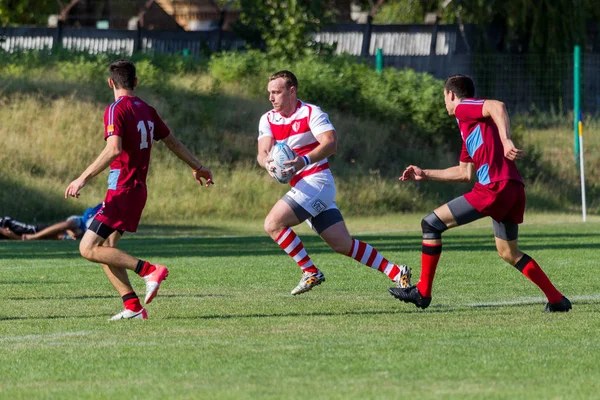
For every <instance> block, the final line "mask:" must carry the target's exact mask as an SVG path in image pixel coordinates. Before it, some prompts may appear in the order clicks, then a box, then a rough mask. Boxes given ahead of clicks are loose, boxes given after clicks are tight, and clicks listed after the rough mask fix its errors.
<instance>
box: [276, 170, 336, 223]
mask: <svg viewBox="0 0 600 400" xmlns="http://www.w3.org/2000/svg"><path fill="white" fill-rule="evenodd" d="M335 193H336V189H335V182H334V181H333V176H331V174H315V175H310V176H307V177H306V178H304V179H302V180H300V181H299V182H298V183H297V184H296V186H294V187H293V188H291V189H290V190H289V192H287V193H286V196H289V197H291V198H292V199H293V200H294V201H295V202H296V203H298V205H300V206H301V207H302V208H304V209H305V210H306V211H307V212H308V213H310V215H312V216H313V217H314V216H317V215H318V214H320V213H322V212H323V211H326V210H337V205H336V204H335Z"/></svg>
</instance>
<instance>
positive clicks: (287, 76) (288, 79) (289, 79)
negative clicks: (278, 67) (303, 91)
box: [269, 70, 298, 91]
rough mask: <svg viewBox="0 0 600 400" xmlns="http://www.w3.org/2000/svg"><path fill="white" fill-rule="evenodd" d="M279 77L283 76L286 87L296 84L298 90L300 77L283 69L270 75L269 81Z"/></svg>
mask: <svg viewBox="0 0 600 400" xmlns="http://www.w3.org/2000/svg"><path fill="white" fill-rule="evenodd" d="M278 78H283V80H284V81H285V87H286V88H288V89H289V88H291V87H292V86H294V87H295V88H296V91H297V90H298V79H297V78H296V75H294V74H293V73H291V72H290V71H286V70H282V71H279V72H275V73H274V74H273V75H271V76H270V77H269V82H271V81H274V80H275V79H278Z"/></svg>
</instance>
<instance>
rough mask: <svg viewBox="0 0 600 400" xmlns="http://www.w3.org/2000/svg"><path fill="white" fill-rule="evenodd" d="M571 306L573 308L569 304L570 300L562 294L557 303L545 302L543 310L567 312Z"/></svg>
mask: <svg viewBox="0 0 600 400" xmlns="http://www.w3.org/2000/svg"><path fill="white" fill-rule="evenodd" d="M571 308H573V307H572V306H571V302H570V301H569V299H567V298H566V297H565V296H563V298H562V300H561V301H559V302H558V303H554V304H550V303H546V308H545V309H544V312H569V310H570V309H571Z"/></svg>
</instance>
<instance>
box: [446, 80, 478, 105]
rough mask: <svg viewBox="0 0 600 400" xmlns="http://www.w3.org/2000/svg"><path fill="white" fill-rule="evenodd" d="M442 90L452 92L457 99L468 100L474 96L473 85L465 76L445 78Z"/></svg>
mask: <svg viewBox="0 0 600 400" xmlns="http://www.w3.org/2000/svg"><path fill="white" fill-rule="evenodd" d="M444 89H446V90H447V91H449V92H454V94H455V95H456V97H458V98H459V99H470V98H472V97H474V96H475V84H474V83H473V79H471V78H470V77H468V76H467V75H460V74H458V75H452V76H449V77H448V78H446V81H445V82H444Z"/></svg>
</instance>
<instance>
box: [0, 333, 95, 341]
mask: <svg viewBox="0 0 600 400" xmlns="http://www.w3.org/2000/svg"><path fill="white" fill-rule="evenodd" d="M91 333H92V332H88V331H76V332H56V333H48V334H46V335H22V336H7V337H0V342H21V341H26V340H32V341H33V340H42V339H56V338H64V337H69V336H87V335H89V334H91Z"/></svg>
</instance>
